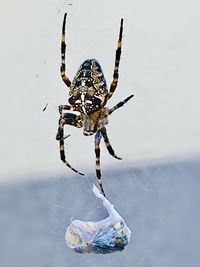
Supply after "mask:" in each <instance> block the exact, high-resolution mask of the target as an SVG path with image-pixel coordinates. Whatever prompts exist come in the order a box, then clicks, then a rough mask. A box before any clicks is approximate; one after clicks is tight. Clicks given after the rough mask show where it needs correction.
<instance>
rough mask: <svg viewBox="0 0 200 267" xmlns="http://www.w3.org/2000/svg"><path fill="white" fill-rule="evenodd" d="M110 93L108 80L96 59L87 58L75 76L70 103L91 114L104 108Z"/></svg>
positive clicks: (76, 108) (78, 109)
mask: <svg viewBox="0 0 200 267" xmlns="http://www.w3.org/2000/svg"><path fill="white" fill-rule="evenodd" d="M107 93H108V89H107V85H106V80H105V77H104V74H103V71H102V69H101V66H100V64H99V63H98V61H97V60H96V59H87V60H85V61H84V62H83V63H82V64H81V66H80V68H79V70H78V72H77V74H76V76H75V77H74V79H73V81H72V84H71V87H70V92H69V103H70V105H72V106H73V107H74V108H75V110H77V111H80V112H81V113H85V114H90V113H93V112H95V111H97V110H99V109H101V108H102V106H103V103H104V101H105V97H106V95H107Z"/></svg>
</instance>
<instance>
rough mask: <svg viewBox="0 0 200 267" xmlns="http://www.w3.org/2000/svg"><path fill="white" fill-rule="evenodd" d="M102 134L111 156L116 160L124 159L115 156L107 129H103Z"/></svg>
mask: <svg viewBox="0 0 200 267" xmlns="http://www.w3.org/2000/svg"><path fill="white" fill-rule="evenodd" d="M100 131H101V133H102V135H103V139H104V142H105V145H106V148H107V150H108V152H109V153H110V155H112V156H113V157H114V158H116V159H120V160H121V159H122V158H121V157H118V156H116V155H115V151H114V150H113V148H112V146H111V144H110V141H109V139H108V135H107V131H106V128H105V127H103V128H101V130H100Z"/></svg>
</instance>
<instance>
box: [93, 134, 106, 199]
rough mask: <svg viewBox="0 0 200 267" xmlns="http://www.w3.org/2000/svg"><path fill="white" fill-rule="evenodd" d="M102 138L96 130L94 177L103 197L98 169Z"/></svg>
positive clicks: (99, 170)
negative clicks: (95, 176)
mask: <svg viewBox="0 0 200 267" xmlns="http://www.w3.org/2000/svg"><path fill="white" fill-rule="evenodd" d="M101 138H102V133H101V131H100V130H98V131H97V132H96V134H95V141H94V142H95V155H96V175H97V179H98V182H99V187H100V190H101V193H102V194H103V195H104V196H105V192H104V190H103V184H102V177H101V168H100V142H101Z"/></svg>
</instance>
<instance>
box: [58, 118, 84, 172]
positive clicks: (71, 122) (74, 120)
mask: <svg viewBox="0 0 200 267" xmlns="http://www.w3.org/2000/svg"><path fill="white" fill-rule="evenodd" d="M65 124H68V125H71V126H75V127H77V128H81V127H82V126H83V123H82V120H81V118H80V116H77V115H75V114H72V113H64V114H62V115H61V116H60V119H59V127H58V133H57V135H56V139H57V140H58V141H59V142H60V158H61V160H62V161H63V162H64V163H65V165H66V166H67V167H69V168H70V169H71V170H73V171H74V172H76V173H78V174H80V175H84V174H83V173H80V172H79V171H77V170H76V169H74V168H73V167H72V166H71V165H70V164H69V163H68V162H67V160H66V158H65V145H64V139H65V138H64V125H65Z"/></svg>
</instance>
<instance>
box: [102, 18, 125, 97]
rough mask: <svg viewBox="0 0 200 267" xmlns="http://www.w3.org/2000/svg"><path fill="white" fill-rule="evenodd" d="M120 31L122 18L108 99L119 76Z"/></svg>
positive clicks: (121, 29)
mask: <svg viewBox="0 0 200 267" xmlns="http://www.w3.org/2000/svg"><path fill="white" fill-rule="evenodd" d="M122 33H123V19H121V24H120V31H119V39H118V45H117V50H116V54H115V67H114V73H113V80H112V83H111V85H110V91H109V92H108V94H107V97H106V99H107V100H108V99H109V98H111V96H112V95H113V93H114V91H115V89H116V87H117V83H118V78H119V62H120V58H121V52H122V50H121V46H122Z"/></svg>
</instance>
